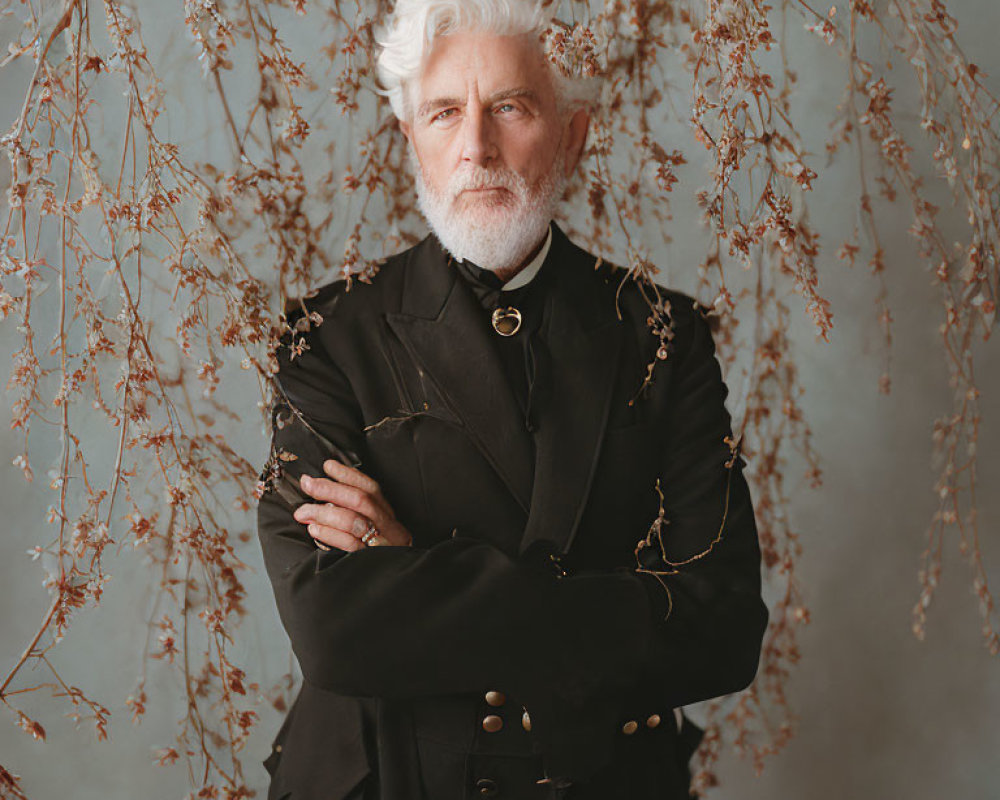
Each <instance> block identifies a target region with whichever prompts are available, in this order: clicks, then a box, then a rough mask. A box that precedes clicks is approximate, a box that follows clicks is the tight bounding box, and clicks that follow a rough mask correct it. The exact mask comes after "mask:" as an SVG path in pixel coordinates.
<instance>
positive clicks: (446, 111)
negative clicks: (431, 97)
mask: <svg viewBox="0 0 1000 800" xmlns="http://www.w3.org/2000/svg"><path fill="white" fill-rule="evenodd" d="M454 112H455V109H454V108H446V109H444V110H443V111H439V112H438V113H437V114H435V115H434V116H433V117H431V122H438V121H443V120H446V119H448V117H449V116H451V115H452V114H453V113H454Z"/></svg>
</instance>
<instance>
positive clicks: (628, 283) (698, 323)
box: [594, 256, 718, 351]
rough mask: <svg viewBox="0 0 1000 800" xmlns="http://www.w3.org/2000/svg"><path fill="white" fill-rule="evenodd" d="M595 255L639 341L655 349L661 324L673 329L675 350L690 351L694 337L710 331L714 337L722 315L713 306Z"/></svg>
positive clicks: (597, 269)
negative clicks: (715, 311) (715, 312)
mask: <svg viewBox="0 0 1000 800" xmlns="http://www.w3.org/2000/svg"><path fill="white" fill-rule="evenodd" d="M594 258H595V259H596V266H595V269H594V272H595V275H596V277H597V279H598V280H599V281H600V283H601V284H602V285H603V286H605V287H606V288H607V291H608V292H609V295H613V298H614V303H615V305H616V309H617V311H618V313H619V316H620V318H621V320H622V321H623V322H626V323H628V324H630V325H631V326H632V327H633V328H634V330H635V333H636V335H637V337H638V338H639V340H640V341H641V342H644V343H646V344H648V345H649V346H650V347H651V348H652V349H653V350H655V349H656V347H657V346H658V342H659V341H660V337H658V336H656V335H655V334H656V332H657V330H656V329H657V328H658V327H659V326H660V325H665V326H667V327H668V328H669V331H670V332H669V334H666V338H667V339H668V340H669V341H670V349H671V350H675V351H686V350H687V349H688V348H689V347H690V345H691V343H692V341H693V340H694V339H697V338H699V337H703V336H705V335H706V333H707V334H708V336H709V338H711V336H712V334H713V333H714V331H715V330H716V329H717V328H718V317H717V316H716V315H715V314H714V313H713V310H712V308H711V307H710V306H707V305H705V304H704V303H702V302H700V301H699V300H697V299H696V298H695V297H694V296H692V295H691V294H688V293H686V292H683V291H681V290H679V289H676V288H673V287H671V286H667V285H665V284H664V283H662V282H661V281H659V280H657V279H656V275H650V274H649V273H648V272H647V273H646V274H641V273H639V271H638V270H629V269H627V268H625V267H623V266H621V265H619V264H616V263H614V262H612V261H609V260H606V259H601V258H598V257H596V256H595V257H594ZM654 312H659V313H658V314H655V313H654ZM650 334H653V335H652V336H651V335H650ZM654 345H655V346H654Z"/></svg>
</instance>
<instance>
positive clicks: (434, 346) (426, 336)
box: [386, 224, 622, 553]
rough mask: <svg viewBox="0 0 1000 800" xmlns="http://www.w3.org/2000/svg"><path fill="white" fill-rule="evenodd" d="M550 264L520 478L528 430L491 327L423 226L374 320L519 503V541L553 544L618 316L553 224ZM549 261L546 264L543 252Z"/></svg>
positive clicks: (569, 513) (575, 505)
mask: <svg viewBox="0 0 1000 800" xmlns="http://www.w3.org/2000/svg"><path fill="white" fill-rule="evenodd" d="M546 261H547V263H546V265H545V269H546V270H548V269H551V271H552V275H551V283H550V291H549V294H548V299H547V304H548V306H547V309H546V320H545V323H544V326H543V329H542V331H541V333H542V337H543V339H544V341H545V349H546V351H547V353H548V357H547V358H546V359H545V361H544V362H543V363H540V364H539V365H538V369H539V370H540V371H543V376H544V377H543V379H544V380H545V382H546V386H547V390H546V400H545V403H544V405H543V406H541V407H540V408H539V410H538V418H537V420H538V431H537V433H536V434H535V436H536V440H535V451H536V452H535V466H534V483H533V484H532V479H531V475H532V471H531V469H530V466H531V462H530V459H531V440H530V438H529V437H530V436H531V435H532V434H531V433H529V432H528V430H527V429H526V427H525V424H524V417H523V414H522V412H521V408H520V406H519V405H518V402H517V400H516V398H515V397H514V394H513V391H512V390H511V387H510V386H509V384H508V382H507V378H506V375H505V373H504V370H503V365H502V364H501V362H500V358H499V356H498V355H497V353H496V351H495V349H494V346H493V343H492V342H491V341H490V337H491V336H495V335H496V334H495V333H494V332H493V331H492V329H491V327H490V324H489V320H488V319H487V318H486V315H485V314H484V313H483V309H482V307H481V306H480V305H479V303H478V301H477V300H476V299H475V296H474V295H473V294H472V292H471V290H469V289H468V287H466V286H465V285H464V284H463V283H462V281H461V280H460V279H458V276H457V274H456V271H455V269H454V267H452V266H450V265H449V263H448V257H447V254H446V253H445V252H444V251H443V250H442V248H441V245H440V244H439V243H438V240H437V238H436V237H434V236H430V237H428V238H427V239H425V240H424V241H423V242H422V243H421V244H420V245H419V246H418V247H417V248H415V249H414V251H413V253H412V255H411V261H410V263H409V264H407V265H406V275H405V278H404V287H403V297H402V300H401V306H400V308H401V310H400V311H399V312H391V313H388V314H386V320H387V322H388V324H389V325H390V326H391V328H392V329H393V331H394V332H395V333H396V335H397V336H398V337H399V338H400V340H401V341H402V342H403V344H404V345H405V346H406V348H407V350H408V351H409V352H410V354H411V356H412V357H413V358H414V360H415V361H416V362H417V364H418V365H419V366H420V368H422V369H423V370H424V371H425V372H426V373H427V375H428V376H429V377H430V378H431V380H433V381H434V383H435V384H436V385H437V388H438V389H439V391H440V394H441V396H442V397H443V398H445V402H447V403H448V404H449V405H450V406H451V407H452V408H451V410H452V411H453V412H454V414H455V415H456V417H457V418H458V419H459V420H461V423H462V425H463V427H464V428H465V430H466V432H467V434H468V435H469V436H470V438H471V439H472V441H473V442H474V444H475V445H476V447H477V448H478V449H479V450H480V452H481V453H482V454H483V456H484V457H485V458H486V460H487V461H488V462H489V463H490V464H491V465H492V466H493V468H494V469H495V470H496V472H497V474H498V476H499V477H500V479H501V480H502V481H503V482H504V484H505V485H506V486H507V488H508V489H509V490H510V492H511V494H512V495H513V496H514V497H515V499H516V500H517V502H518V503H519V504H520V505H521V507H522V508H523V509H524V510H525V512H527V514H528V521H527V524H526V526H525V530H524V533H523V536H522V539H521V543H520V548H519V552H520V553H524V552H525V551H526V550H527V549H528V548H529V547H530V546H532V545H534V544H535V543H537V542H545V543H547V544H546V546H547V547H549V548H552V549H554V550H556V551H560V552H565V551H567V550H568V549H569V547H570V545H571V544H572V541H573V537H574V536H575V534H576V531H577V528H578V527H579V524H580V519H581V517H582V515H583V511H584V508H585V505H586V500H587V496H588V494H589V492H590V484H591V481H592V479H593V476H594V471H595V469H596V465H597V459H598V456H599V455H600V445H601V441H602V440H603V438H604V430H605V427H606V425H607V420H608V414H609V410H610V403H611V397H612V394H613V390H614V385H615V380H616V377H617V373H618V361H619V353H620V349H621V343H622V325H620V324H618V319H617V316H616V314H615V309H614V294H615V293H614V287H613V286H611V287H609V286H608V285H606V284H605V282H604V279H603V278H602V277H601V276H600V274H599V273H597V272H595V269H594V266H595V264H594V256H592V255H590V254H589V253H587V252H586V251H584V250H582V249H580V248H579V247H577V246H576V245H574V244H573V243H572V242H570V241H569V239H568V238H567V237H566V235H565V234H564V233H563V232H562V230H561V229H560V228H559V227H558V226H557V225H555V224H553V234H552V245H551V247H550V249H549V254H548V256H547V258H546ZM549 261H551V263H548V262H549Z"/></svg>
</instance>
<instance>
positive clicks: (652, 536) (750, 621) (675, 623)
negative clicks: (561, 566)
mask: <svg viewBox="0 0 1000 800" xmlns="http://www.w3.org/2000/svg"><path fill="white" fill-rule="evenodd" d="M681 297H682V298H683V299H682V300H681V301H680V302H678V301H675V305H676V306H678V307H677V309H676V314H677V317H676V325H677V328H676V337H675V342H676V348H675V350H674V353H673V354H672V355H671V357H676V358H677V362H676V364H675V372H674V375H673V380H672V382H671V385H670V390H669V392H670V396H669V400H668V406H669V408H670V412H669V413H670V420H669V424H668V427H667V435H666V439H665V441H664V442H663V443H662V453H663V456H662V461H661V470H660V476H659V477H660V490H661V492H662V502H661V509H662V510H661V513H660V515H659V517H658V519H657V520H656V523H657V524H654V525H653V526H652V527H651V529H650V531H649V533H648V535H647V537H646V538H645V539H642V540H640V542H641V544H640V548H639V549H638V550H637V568H636V569H637V574H638V575H639V576H640V577H641V579H642V580H643V581H645V583H646V586H647V588H648V589H649V590H650V593H651V594H650V599H651V602H652V603H653V605H654V608H655V612H654V617H655V621H654V633H653V635H652V637H651V646H650V648H649V650H648V651H647V654H646V658H645V663H644V665H643V668H642V678H641V682H642V684H643V686H644V688H645V689H646V690H647V691H648V692H649V693H651V694H652V695H653V696H655V697H657V698H658V699H659V700H660V703H661V704H662V706H663V707H665V708H677V707H680V706H683V705H687V704H689V703H693V702H697V701H700V700H705V699H708V698H712V697H717V696H719V695H723V694H728V693H731V692H736V691H739V690H741V689H744V688H746V687H747V686H748V685H749V684H750V683H751V682H752V681H753V679H754V677H755V676H756V672H757V666H758V662H759V659H760V650H761V642H762V639H763V636H764V631H765V630H766V628H767V622H768V610H767V607H766V606H765V604H764V602H763V600H762V598H761V577H760V548H759V543H758V537H757V528H756V523H755V521H754V510H753V506H752V503H751V498H750V491H749V488H748V486H747V481H746V478H745V477H744V475H743V466H744V462H743V459H742V457H741V456H740V455H739V449H738V443H736V442H733V441H732V431H731V429H730V416H729V413H728V412H727V410H726V407H725V399H726V396H727V394H728V390H727V388H726V385H725V383H724V382H723V380H722V375H721V371H720V368H719V363H718V361H717V359H716V358H715V344H714V341H713V338H712V333H711V329H710V327H709V324H708V322H707V321H706V319H705V318H704V317H703V315H702V314H701V312H700V311H699V310H697V309H696V307H695V304H694V303H693V301H691V300H690V298H687V297H686V296H683V295H682V296H681Z"/></svg>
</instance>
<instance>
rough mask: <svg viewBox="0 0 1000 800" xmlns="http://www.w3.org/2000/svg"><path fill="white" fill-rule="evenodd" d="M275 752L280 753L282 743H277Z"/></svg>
mask: <svg viewBox="0 0 1000 800" xmlns="http://www.w3.org/2000/svg"><path fill="white" fill-rule="evenodd" d="M274 752H275V753H280V752H281V745H280V744H276V745H275V746H274Z"/></svg>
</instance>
